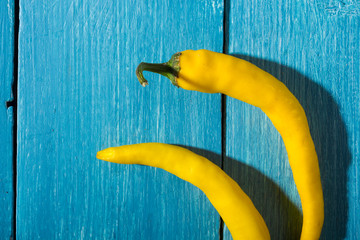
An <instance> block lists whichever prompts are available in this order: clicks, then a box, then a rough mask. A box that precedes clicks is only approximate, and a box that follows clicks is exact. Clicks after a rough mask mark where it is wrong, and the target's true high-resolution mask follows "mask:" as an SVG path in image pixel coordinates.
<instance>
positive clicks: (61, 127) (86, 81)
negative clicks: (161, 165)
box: [16, 0, 223, 239]
mask: <svg viewBox="0 0 360 240" xmlns="http://www.w3.org/2000/svg"><path fill="white" fill-rule="evenodd" d="M222 18H223V3H222V1H220V0H207V1H186V2H184V1H180V0H167V1H152V2H151V3H148V2H143V1H116V0H114V1H111V0H109V1H101V0H90V1H82V0H76V1H72V0H71V1H70V0H55V1H40V2H39V1H20V23H21V24H20V29H19V46H20V47H19V88H18V104H19V105H18V122H19V125H18V165H17V166H18V189H17V190H18V198H17V228H16V229H17V238H18V239H217V238H218V237H219V236H218V235H219V227H220V226H219V225H220V218H219V215H218V214H217V212H216V211H215V209H214V208H213V207H212V205H211V204H210V202H209V201H208V199H207V198H206V197H205V195H204V194H203V193H202V192H200V191H199V190H198V189H197V188H195V187H194V186H192V185H191V184H189V183H185V182H183V181H182V180H180V179H178V178H177V177H174V176H173V175H170V174H168V173H166V172H164V171H163V170H159V169H154V168H150V167H144V166H124V165H116V164H111V163H107V162H101V161H99V160H97V159H96V158H95V155H96V152H97V151H98V150H100V149H103V148H106V147H110V146H117V145H122V144H132V143H139V142H150V141H156V142H165V143H173V144H180V145H184V146H188V147H192V148H191V149H193V150H195V151H196V152H198V153H201V154H203V155H207V156H208V157H210V158H212V160H214V161H217V162H219V161H220V154H221V109H220V108H221V106H220V104H221V101H220V95H218V94H215V95H208V94H201V93H195V92H188V91H185V90H182V89H177V88H175V87H173V86H172V85H171V83H170V82H169V81H168V80H167V79H165V78H163V77H160V76H158V75H154V74H146V76H147V77H148V78H149V79H150V81H149V82H150V85H149V86H148V87H147V88H142V87H141V85H140V84H139V83H138V81H137V79H136V76H135V68H136V66H137V64H139V63H140V62H141V61H148V62H163V61H167V60H168V59H169V58H170V56H171V55H172V54H173V53H175V52H177V51H181V50H185V49H199V48H207V49H211V50H214V51H221V50H222V44H223V42H222V36H223V33H222V26H223V23H222Z"/></svg>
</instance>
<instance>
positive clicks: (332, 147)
mask: <svg viewBox="0 0 360 240" xmlns="http://www.w3.org/2000/svg"><path fill="white" fill-rule="evenodd" d="M232 55H233V56H235V57H238V58H241V59H245V60H247V61H249V62H251V63H253V64H255V65H256V66H258V67H260V68H261V69H263V70H265V71H267V72H268V73H270V74H272V75H273V76H275V77H276V78H277V79H279V80H280V81H282V82H283V83H284V84H285V85H286V86H287V87H288V88H289V90H290V91H291V92H292V93H293V94H294V95H295V97H296V98H297V99H298V100H299V102H300V104H301V105H302V106H303V108H304V110H305V112H306V116H307V118H308V122H309V127H310V132H311V136H312V137H313V140H314V144H315V148H316V151H317V154H318V158H319V165H320V172H321V181H322V185H323V192H324V203H325V221H324V226H323V230H322V234H321V239H334V240H337V239H344V238H345V237H346V225H347V221H348V208H349V204H348V197H347V172H348V168H349V165H350V163H351V153H350V149H349V146H348V136H347V131H346V126H345V123H344V121H343V119H342V117H341V114H340V111H339V107H338V105H337V103H336V102H335V100H334V99H333V97H332V96H331V95H330V93H329V92H327V91H326V90H325V89H324V88H323V87H322V86H320V85H319V84H317V83H315V82H314V81H312V80H311V79H309V78H307V77H306V76H304V75H302V74H300V73H299V72H298V71H296V70H294V69H292V68H290V67H287V66H284V65H281V64H279V63H275V62H272V61H268V60H264V59H259V58H254V57H250V56H244V55H239V54H232Z"/></svg>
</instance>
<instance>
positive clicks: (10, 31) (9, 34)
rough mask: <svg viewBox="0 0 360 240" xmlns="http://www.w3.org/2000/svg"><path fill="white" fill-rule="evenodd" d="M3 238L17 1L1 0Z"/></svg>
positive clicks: (9, 225) (9, 204)
mask: <svg viewBox="0 0 360 240" xmlns="http://www.w3.org/2000/svg"><path fill="white" fill-rule="evenodd" d="M0 32H1V35H0V52H1V54H0V153H1V158H0V166H1V168H0V216H1V217H0V239H10V238H11V236H12V233H13V209H14V204H13V202H14V191H13V138H12V130H13V107H9V108H8V107H7V102H9V101H11V98H12V96H11V92H12V91H11V84H12V80H13V58H14V3H13V1H10V0H8V1H1V2H0Z"/></svg>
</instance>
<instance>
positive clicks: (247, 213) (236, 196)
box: [96, 143, 270, 240]
mask: <svg viewBox="0 0 360 240" xmlns="http://www.w3.org/2000/svg"><path fill="white" fill-rule="evenodd" d="M96 157H97V158H99V159H101V160H105V161H110V162H114V163H120V164H141V165H148V166H152V167H157V168H162V169H164V170H166V171H168V172H170V173H172V174H174V175H176V176H178V177H179V178H181V179H183V180H185V181H188V182H190V183H192V184H193V185H195V186H196V187H198V188H200V189H201V190H202V191H203V192H204V193H205V195H206V196H207V197H208V198H209V200H210V202H211V203H212V204H213V206H214V207H215V209H216V210H217V211H218V212H219V214H220V216H221V217H222V218H223V220H224V222H225V224H226V226H227V227H228V228H229V231H230V232H231V234H232V236H233V238H234V239H259V240H260V239H270V235H269V231H268V229H267V227H266V224H265V222H264V220H263V219H262V217H261V215H260V214H259V212H258V211H257V210H256V208H255V206H254V205H253V203H252V201H251V200H250V198H249V197H248V196H247V195H246V194H245V193H244V192H243V191H242V190H241V188H240V187H239V185H238V184H237V183H236V182H235V181H234V180H233V179H232V178H231V177H229V176H228V175H227V174H226V173H225V172H224V171H223V170H221V168H219V167H218V166H217V165H215V164H214V163H212V162H211V161H209V160H208V159H206V158H204V157H202V156H199V155H197V154H195V153H193V152H191V151H190V150H187V149H185V148H182V147H178V146H174V145H169V144H163V143H140V144H133V145H125V146H120V147H112V148H107V149H105V150H102V151H100V152H98V154H97V155H96Z"/></svg>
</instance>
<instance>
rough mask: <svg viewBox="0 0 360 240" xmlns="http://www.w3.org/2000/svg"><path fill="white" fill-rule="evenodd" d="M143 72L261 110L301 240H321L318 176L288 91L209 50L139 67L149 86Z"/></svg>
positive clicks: (305, 128)
mask: <svg viewBox="0 0 360 240" xmlns="http://www.w3.org/2000/svg"><path fill="white" fill-rule="evenodd" d="M142 71H152V72H156V73H160V74H162V75H164V76H166V77H168V78H169V79H170V80H171V82H172V83H173V84H174V85H176V86H178V87H181V88H183V89H187V90H194V91H199V92H206V93H223V94H226V95H228V96H230V97H233V98H236V99H239V100H241V101H244V102H246V103H249V104H251V105H254V106H256V107H259V108H260V109H261V110H262V111H263V112H264V113H265V114H266V115H267V116H268V117H269V118H270V120H271V121H272V123H273V124H274V126H275V127H276V129H277V130H278V131H279V133H280V135H281V136H282V139H283V141H284V144H285V147H286V150H287V153H288V158H289V163H290V166H291V169H292V172H293V177H294V181H295V184H296V186H297V189H298V192H299V196H300V199H301V203H302V210H303V227H302V232H301V239H302V240H307V239H309V240H312V239H319V238H320V234H321V229H322V226H323V221H324V201H323V192H322V186H321V180H320V170H319V164H318V159H317V155H316V151H315V147H314V143H313V140H312V138H311V135H310V131H309V126H308V122H307V118H306V115H305V112H304V110H303V108H302V106H301V105H300V103H299V102H298V100H297V99H296V98H295V96H294V95H293V94H292V93H291V92H290V91H289V90H288V88H287V87H286V86H285V85H284V84H283V83H282V82H280V81H279V80H277V79H276V78H275V77H273V76H272V75H270V74H269V73H267V72H265V71H263V70H261V69H260V68H258V67H256V66H255V65H253V64H251V63H249V62H247V61H245V60H241V59H238V58H235V57H232V56H229V55H225V54H221V53H215V52H212V51H208V50H197V51H194V50H187V51H183V52H180V53H177V54H174V55H173V57H172V58H171V59H170V61H169V62H167V63H164V64H149V63H141V64H140V65H139V67H138V68H137V71H136V73H137V76H138V78H139V81H140V83H141V84H142V85H143V86H146V85H147V81H146V79H145V78H144V77H143V74H142Z"/></svg>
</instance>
